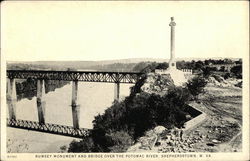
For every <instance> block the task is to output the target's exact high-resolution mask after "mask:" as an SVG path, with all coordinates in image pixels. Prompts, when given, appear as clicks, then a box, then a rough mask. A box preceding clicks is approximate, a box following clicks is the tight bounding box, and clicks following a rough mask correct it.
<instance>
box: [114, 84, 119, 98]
mask: <svg viewBox="0 0 250 161" xmlns="http://www.w3.org/2000/svg"><path fill="white" fill-rule="evenodd" d="M114 90H115V91H114V100H115V101H119V99H120V83H119V82H117V83H115V87H114Z"/></svg>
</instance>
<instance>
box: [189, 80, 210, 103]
mask: <svg viewBox="0 0 250 161" xmlns="http://www.w3.org/2000/svg"><path fill="white" fill-rule="evenodd" d="M206 84H207V81H206V80H205V78H204V77H202V76H197V77H194V78H193V79H192V80H189V81H188V83H187V86H186V87H187V89H188V91H189V92H190V93H191V94H192V95H193V97H194V99H197V97H198V95H199V94H201V93H203V92H204V87H205V86H206Z"/></svg>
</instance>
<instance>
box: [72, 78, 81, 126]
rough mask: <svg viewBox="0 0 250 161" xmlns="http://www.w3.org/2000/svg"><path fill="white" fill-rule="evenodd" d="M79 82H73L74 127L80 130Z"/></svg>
mask: <svg viewBox="0 0 250 161" xmlns="http://www.w3.org/2000/svg"><path fill="white" fill-rule="evenodd" d="M77 92H78V81H73V82H72V103H71V107H72V117H73V127H74V128H77V129H79V120H80V105H78V94H77Z"/></svg>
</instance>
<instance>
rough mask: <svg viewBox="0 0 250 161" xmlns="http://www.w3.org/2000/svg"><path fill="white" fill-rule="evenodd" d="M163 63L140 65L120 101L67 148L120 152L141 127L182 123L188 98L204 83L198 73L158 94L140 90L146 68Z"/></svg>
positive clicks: (169, 125)
mask: <svg viewBox="0 0 250 161" xmlns="http://www.w3.org/2000/svg"><path fill="white" fill-rule="evenodd" d="M164 65H166V64H165V63H164V64H163V63H162V64H158V63H152V64H149V65H147V66H146V67H144V68H143V69H142V72H145V74H144V75H143V76H142V77H141V79H140V80H139V81H138V82H137V83H136V84H135V86H134V87H133V88H131V94H130V95H129V96H128V97H126V98H125V100H124V101H122V102H114V103H113V105H112V106H111V107H110V108H108V109H106V110H105V112H104V114H102V115H98V116H96V117H95V119H94V121H93V125H94V126H93V130H92V132H91V135H90V136H89V137H87V138H84V139H83V140H81V141H80V142H76V141H73V142H71V144H70V146H69V149H68V151H69V152H124V151H126V150H127V148H128V147H129V146H131V145H132V144H133V143H135V142H136V140H137V139H138V138H139V137H140V136H142V135H143V134H144V133H145V131H147V130H149V129H151V128H153V127H155V126H158V125H162V126H165V127H168V128H172V127H174V126H175V127H182V126H183V124H184V122H186V121H187V118H186V116H187V114H188V112H187V109H188V105H187V104H188V102H189V101H190V100H191V99H192V98H194V97H196V96H197V95H198V94H199V93H200V92H202V89H203V88H204V86H205V85H206V82H205V81H204V78H203V77H202V76H199V77H195V78H194V79H193V80H192V81H189V82H188V85H187V86H186V87H185V88H183V87H175V86H173V87H171V88H170V89H169V90H168V92H167V93H166V94H165V95H163V96H160V95H158V94H149V93H146V92H143V91H141V90H140V88H141V86H142V85H143V84H144V81H145V80H146V79H147V74H146V73H148V72H151V71H153V70H155V69H157V68H159V67H160V68H162V67H164ZM138 66H139V67H143V65H142V64H139V65H137V66H135V68H138Z"/></svg>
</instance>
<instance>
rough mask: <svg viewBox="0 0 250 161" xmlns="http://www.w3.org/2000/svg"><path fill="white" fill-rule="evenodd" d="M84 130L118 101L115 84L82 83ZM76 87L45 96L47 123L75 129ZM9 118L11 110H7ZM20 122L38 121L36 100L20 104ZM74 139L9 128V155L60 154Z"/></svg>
mask: <svg viewBox="0 0 250 161" xmlns="http://www.w3.org/2000/svg"><path fill="white" fill-rule="evenodd" d="M131 86H133V84H121V85H120V96H121V98H124V97H125V96H128V95H129V93H130V87H131ZM78 94H79V104H80V127H81V128H89V129H91V128H93V124H92V121H93V120H94V117H95V116H96V115H98V114H102V113H103V112H104V111H105V109H107V108H108V107H110V106H111V105H112V102H113V101H114V84H113V83H92V82H79V84H78ZM71 95H72V84H71V83H70V84H66V85H65V86H63V87H61V88H56V89H55V90H54V91H51V92H48V93H46V94H45V100H46V112H45V119H46V122H47V123H54V124H60V125H69V126H72V124H73V123H72V112H71V106H70V105H71ZM7 116H8V110H7ZM16 116H17V119H23V120H31V121H37V120H38V115H37V107H36V97H35V96H34V97H32V98H22V99H20V100H18V101H17V106H16ZM73 139H74V138H72V137H65V136H60V135H54V134H47V133H41V132H35V131H29V130H23V129H17V128H10V127H8V128H7V151H8V152H14V153H15V152H21V153H23V152H25V153H27V152H28V153H29V152H36V153H41V152H54V153H55V152H60V147H61V146H64V145H66V146H67V145H68V144H69V143H70V142H71V141H72V140H73Z"/></svg>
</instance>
